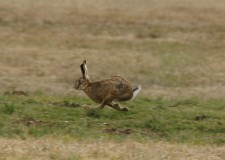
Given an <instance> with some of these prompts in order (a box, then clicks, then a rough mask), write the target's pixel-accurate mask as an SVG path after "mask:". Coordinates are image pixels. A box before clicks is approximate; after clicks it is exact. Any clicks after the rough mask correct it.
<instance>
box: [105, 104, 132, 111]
mask: <svg viewBox="0 0 225 160" xmlns="http://www.w3.org/2000/svg"><path fill="white" fill-rule="evenodd" d="M107 105H108V106H110V107H112V108H114V109H116V110H118V111H128V109H127V108H125V107H121V106H120V105H119V104H117V103H113V102H110V103H107Z"/></svg>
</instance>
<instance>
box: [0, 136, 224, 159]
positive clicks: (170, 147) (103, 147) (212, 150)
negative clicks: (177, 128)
mask: <svg viewBox="0 0 225 160" xmlns="http://www.w3.org/2000/svg"><path fill="white" fill-rule="evenodd" d="M18 159H32V160H50V159H56V160H66V159H85V160H86V159H87V160H107V159H113V160H116V159H118V160H149V159H151V160H174V159H176V160H224V159H225V145H224V146H210V145H205V146H201V145H186V144H170V143H165V142H157V143H156V142H145V143H140V142H135V141H131V142H121V143H119V142H113V141H94V140H91V141H79V140H75V139H66V140H65V139H56V138H40V139H27V140H20V139H4V138H1V139H0V160H18Z"/></svg>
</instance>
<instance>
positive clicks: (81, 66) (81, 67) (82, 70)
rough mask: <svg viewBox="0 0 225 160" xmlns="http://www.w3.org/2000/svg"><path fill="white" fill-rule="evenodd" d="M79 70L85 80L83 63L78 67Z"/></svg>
mask: <svg viewBox="0 0 225 160" xmlns="http://www.w3.org/2000/svg"><path fill="white" fill-rule="evenodd" d="M80 69H81V73H82V75H83V78H85V70H84V64H83V63H82V64H81V65H80Z"/></svg>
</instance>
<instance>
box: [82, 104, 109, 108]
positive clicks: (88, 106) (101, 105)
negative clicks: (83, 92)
mask: <svg viewBox="0 0 225 160" xmlns="http://www.w3.org/2000/svg"><path fill="white" fill-rule="evenodd" d="M104 106H105V104H104V103H101V104H100V105H99V106H91V105H87V104H84V105H82V107H83V108H85V109H103V108H104Z"/></svg>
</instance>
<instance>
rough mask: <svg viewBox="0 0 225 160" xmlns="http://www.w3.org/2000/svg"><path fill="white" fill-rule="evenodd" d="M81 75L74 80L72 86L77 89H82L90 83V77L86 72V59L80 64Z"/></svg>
mask: <svg viewBox="0 0 225 160" xmlns="http://www.w3.org/2000/svg"><path fill="white" fill-rule="evenodd" d="M80 68H81V73H82V77H81V78H79V79H78V80H76V82H75V84H74V86H73V88H75V89H78V90H84V89H85V88H87V87H88V86H89V85H90V79H89V76H88V73H87V65H86V60H84V61H83V63H82V64H81V65H80Z"/></svg>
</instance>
